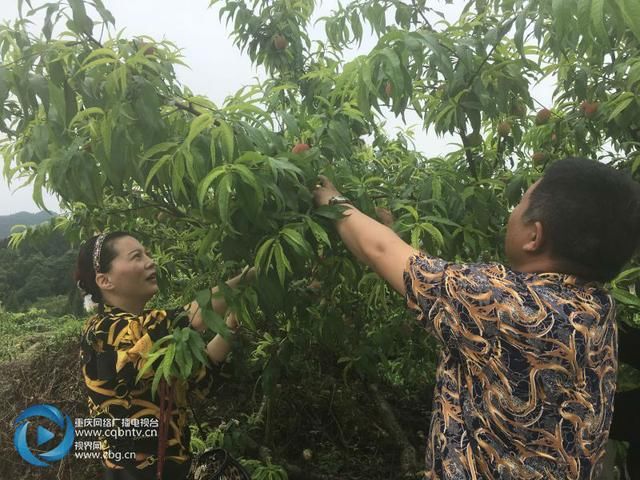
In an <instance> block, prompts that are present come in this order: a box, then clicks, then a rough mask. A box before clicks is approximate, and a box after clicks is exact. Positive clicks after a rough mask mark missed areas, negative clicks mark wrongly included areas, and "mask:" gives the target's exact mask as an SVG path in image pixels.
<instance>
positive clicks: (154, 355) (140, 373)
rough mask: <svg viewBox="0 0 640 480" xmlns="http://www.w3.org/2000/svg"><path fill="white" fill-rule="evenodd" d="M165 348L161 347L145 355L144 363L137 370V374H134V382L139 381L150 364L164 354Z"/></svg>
mask: <svg viewBox="0 0 640 480" xmlns="http://www.w3.org/2000/svg"><path fill="white" fill-rule="evenodd" d="M166 350H167V349H166V348H162V349H160V350H158V351H156V352H153V353H150V354H148V355H147V357H146V359H145V363H144V366H143V367H142V368H141V369H140V370H139V371H138V374H137V376H136V383H137V382H139V381H140V379H141V378H142V376H143V375H144V374H145V373H146V372H147V370H149V369H150V368H151V367H152V366H153V363H154V362H155V361H156V360H157V359H158V358H159V357H160V356H161V355H164V353H165V352H166Z"/></svg>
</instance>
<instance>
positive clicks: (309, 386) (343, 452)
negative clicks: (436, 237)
mask: <svg viewBox="0 0 640 480" xmlns="http://www.w3.org/2000/svg"><path fill="white" fill-rule="evenodd" d="M0 315H1V316H2V318H1V319H0V328H1V329H2V333H3V335H2V339H3V343H2V347H1V348H0V359H1V361H0V362H1V363H0V368H1V369H2V372H3V375H2V377H1V378H0V412H2V413H1V414H0V415H1V422H2V423H1V424H2V425H5V426H10V428H3V429H2V430H1V431H0V458H2V461H1V462H0V478H14V479H17V480H22V479H24V480H26V479H30V480H31V479H36V480H39V479H47V480H48V479H54V478H55V479H60V480H63V479H65V480H66V479H80V480H83V479H93V478H99V477H100V475H101V473H100V472H101V467H100V464H99V462H98V461H97V460H93V461H90V460H86V459H82V460H79V459H75V458H74V457H73V455H71V454H69V455H67V456H65V457H64V458H63V459H62V460H61V461H59V462H57V463H53V464H52V466H50V467H47V468H38V467H32V466H30V465H29V464H27V463H26V462H25V461H24V460H23V459H22V458H20V456H19V455H18V453H17V452H16V450H15V448H14V445H13V430H14V429H13V421H14V419H15V418H16V417H17V415H18V414H19V413H20V412H21V411H22V410H24V409H25V408H27V407H29V406H32V405H35V404H39V403H48V404H51V405H54V406H56V407H58V408H59V409H60V410H61V411H63V412H64V413H66V414H67V415H69V416H70V417H71V418H72V419H73V418H81V417H86V416H87V405H86V393H85V387H84V384H83V382H82V377H81V374H80V364H79V356H78V353H79V348H80V346H79V337H80V332H81V326H82V320H81V319H77V318H75V317H72V316H65V317H62V318H51V317H49V316H47V315H46V313H45V312H44V311H41V310H37V309H32V310H31V311H29V312H26V313H22V314H16V313H2V314H0ZM324 369H325V370H326V371H319V372H318V373H317V374H315V375H309V376H307V378H283V379H282V381H281V383H279V384H277V385H276V388H275V390H274V391H273V392H272V393H271V394H270V396H269V397H268V398H269V399H268V400H267V396H266V395H264V392H261V389H260V385H261V384H260V378H259V376H256V375H255V374H252V373H251V372H250V371H248V370H246V369H244V362H242V358H241V355H238V358H237V359H236V360H235V361H233V362H232V363H231V364H228V365H225V367H224V368H223V369H222V370H221V372H220V373H219V375H218V377H217V378H218V381H217V382H216V384H215V385H214V387H213V388H212V390H211V392H210V394H209V396H208V397H207V398H205V399H204V400H201V401H200V402H197V403H196V402H194V403H192V405H193V407H194V408H195V412H196V416H197V417H198V420H199V421H200V422H201V423H202V426H203V427H204V435H202V434H201V433H200V431H199V430H198V428H197V427H196V422H195V421H192V450H193V451H194V452H198V451H201V450H202V449H203V448H205V447H209V446H214V445H221V446H224V447H226V448H228V449H229V450H230V451H231V452H232V454H233V455H234V456H237V457H238V458H240V459H241V460H242V462H243V463H244V464H245V465H246V466H247V468H248V469H249V470H250V471H252V472H253V478H256V479H258V480H259V479H260V478H269V477H268V476H267V474H269V473H270V474H271V475H272V476H271V477H270V478H274V479H277V478H283V479H284V478H290V479H295V478H305V479H313V478H319V479H338V478H339V479H354V480H355V479H365V478H367V479H371V478H376V479H395V478H405V477H404V476H402V475H401V474H400V473H399V455H400V447H399V445H398V444H397V442H396V441H395V439H394V438H393V437H392V435H390V434H389V432H388V431H387V428H386V426H385V425H384V422H383V420H382V419H381V417H380V414H379V411H378V406H377V405H376V404H375V402H374V401H373V400H372V397H371V395H370V393H369V392H368V390H367V385H366V384H365V383H363V382H362V381H360V380H357V379H347V383H345V378H344V377H343V376H342V370H341V369H340V368H339V367H337V366H336V367H334V368H333V369H332V368H331V367H330V366H329V365H324ZM383 390H384V389H383ZM430 390H431V387H426V388H425V389H424V390H423V391H422V392H419V395H416V396H415V397H412V398H409V397H407V396H406V394H405V393H403V392H402V391H401V390H400V389H398V391H397V392H396V391H393V389H392V387H389V389H388V390H387V391H386V392H383V393H384V396H385V397H386V398H387V399H388V401H389V403H390V404H391V405H393V408H394V410H396V409H397V410H396V412H397V414H398V415H397V419H398V421H399V423H400V424H401V426H402V428H403V430H404V431H405V432H407V436H408V438H409V439H410V440H411V441H412V443H413V444H414V446H415V448H416V451H417V452H418V454H417V458H418V462H417V465H420V464H421V462H420V461H419V460H420V458H421V457H422V452H423V446H424V432H425V431H426V430H427V426H428V410H429V408H428V407H429V406H430V404H431V398H430ZM52 430H54V431H55V429H52ZM60 437H61V433H60V432H58V435H57V437H56V441H59V439H60ZM56 441H52V444H55V443H56ZM34 451H36V452H37V450H36V449H34ZM72 451H73V449H72ZM285 472H286V474H285ZM416 473H417V472H416ZM277 475H279V476H277Z"/></svg>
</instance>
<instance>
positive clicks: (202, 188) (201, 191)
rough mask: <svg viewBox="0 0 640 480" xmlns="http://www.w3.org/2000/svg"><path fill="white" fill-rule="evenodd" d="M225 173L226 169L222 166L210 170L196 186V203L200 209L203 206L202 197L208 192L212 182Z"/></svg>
mask: <svg viewBox="0 0 640 480" xmlns="http://www.w3.org/2000/svg"><path fill="white" fill-rule="evenodd" d="M226 171H227V170H226V167H225V166H224V165H221V166H219V167H217V168H214V169H213V170H211V171H210V172H209V173H208V174H207V176H206V177H204V178H203V179H202V181H201V182H200V185H198V203H199V205H200V208H202V206H203V204H204V197H205V196H206V195H207V191H208V190H209V187H210V186H211V184H212V183H213V182H214V180H215V179H216V178H218V177H219V176H220V175H222V174H223V173H225V172H226Z"/></svg>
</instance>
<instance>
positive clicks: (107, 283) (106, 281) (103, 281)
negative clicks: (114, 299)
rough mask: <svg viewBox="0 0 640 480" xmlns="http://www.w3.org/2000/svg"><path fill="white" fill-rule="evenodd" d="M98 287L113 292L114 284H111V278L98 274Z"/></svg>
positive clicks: (104, 274)
mask: <svg viewBox="0 0 640 480" xmlns="http://www.w3.org/2000/svg"><path fill="white" fill-rule="evenodd" d="M96 285H98V288H100V289H101V290H113V283H111V278H109V276H108V275H107V274H106V273H98V274H96Z"/></svg>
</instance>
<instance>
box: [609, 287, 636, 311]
mask: <svg viewBox="0 0 640 480" xmlns="http://www.w3.org/2000/svg"><path fill="white" fill-rule="evenodd" d="M611 294H612V295H613V298H615V299H616V300H617V301H619V302H620V303H622V304H624V305H629V306H631V307H635V308H640V298H638V297H637V296H636V295H633V294H632V293H631V292H629V291H628V290H625V289H623V288H612V289H611Z"/></svg>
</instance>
